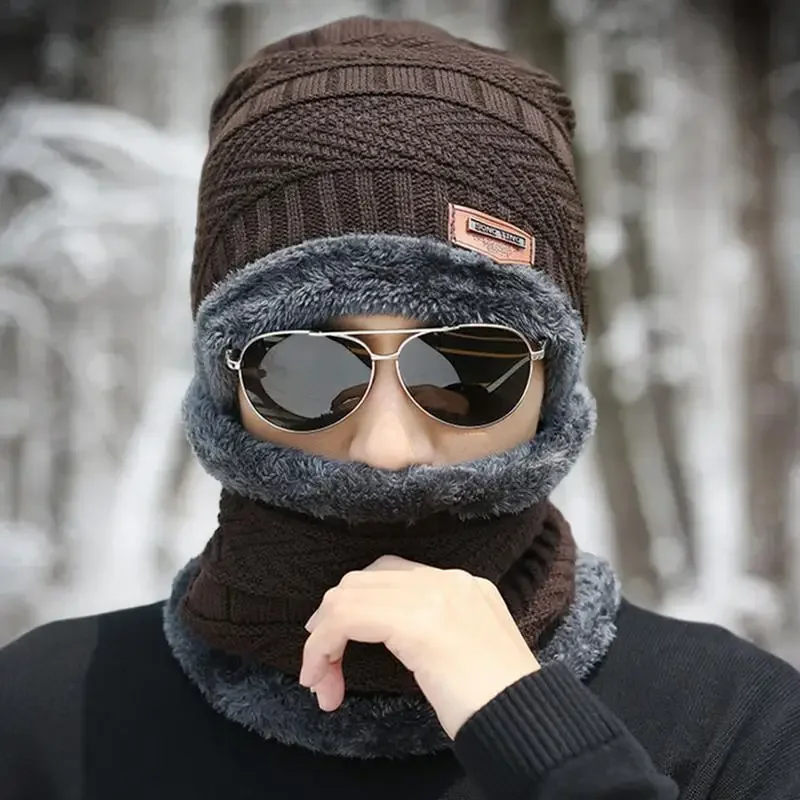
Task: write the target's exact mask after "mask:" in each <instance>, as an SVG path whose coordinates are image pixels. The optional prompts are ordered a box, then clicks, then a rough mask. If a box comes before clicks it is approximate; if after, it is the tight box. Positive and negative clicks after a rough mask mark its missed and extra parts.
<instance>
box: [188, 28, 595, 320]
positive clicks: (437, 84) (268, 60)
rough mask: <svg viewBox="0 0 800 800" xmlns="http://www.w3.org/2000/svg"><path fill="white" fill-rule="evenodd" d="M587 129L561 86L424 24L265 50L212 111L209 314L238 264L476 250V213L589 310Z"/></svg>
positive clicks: (203, 251)
mask: <svg viewBox="0 0 800 800" xmlns="http://www.w3.org/2000/svg"><path fill="white" fill-rule="evenodd" d="M574 124H575V122H574V115H573V112H572V106H571V104H570V101H569V99H568V98H567V96H566V95H565V94H564V92H563V90H562V89H561V87H560V86H559V85H558V83H557V82H556V81H555V80H554V79H553V78H552V77H550V76H549V75H547V74H546V73H544V72H541V71H537V70H534V69H531V68H529V67H527V66H524V65H522V64H520V63H518V62H516V61H514V60H513V59H511V58H510V57H508V56H507V55H506V54H504V53H502V52H500V51H497V50H491V49H489V48H485V47H479V46H478V45H476V44H473V43H471V42H468V41H465V40H462V39H457V38H455V37H453V36H451V35H449V34H448V33H446V32H445V31H443V30H440V29H438V28H436V27H433V26H431V25H426V24H423V23H418V22H408V21H386V20H374V19H367V18H355V19H347V20H342V21H339V22H335V23H333V24H330V25H326V26H325V27H322V28H319V29H317V30H312V31H309V32H306V33H302V34H300V35H297V36H294V37H291V38H288V39H285V40H283V41H281V42H278V43H276V44H273V45H271V46H268V47H265V48H263V49H262V50H260V51H259V52H258V53H256V55H255V56H254V57H253V58H252V59H251V60H250V61H249V62H247V63H246V64H244V65H243V66H242V67H241V68H240V69H239V71H238V72H237V73H236V74H235V76H234V77H233V79H232V80H231V82H230V84H229V85H228V87H227V88H226V89H225V91H224V92H223V93H222V94H221V96H220V97H219V98H218V99H217V101H216V103H215V105H214V107H213V110H212V116H211V130H210V149H209V152H208V156H207V158H206V161H205V166H204V169H203V175H202V183H201V188H200V199H199V214H198V225H197V240H196V250H195V257H194V264H193V268H192V304H193V308H194V309H195V310H196V309H197V306H198V305H199V303H200V302H201V301H202V299H203V298H204V297H205V296H206V294H208V292H209V291H210V290H211V288H212V287H213V286H214V285H215V284H216V283H218V282H219V281H221V280H222V279H223V278H224V277H225V276H226V275H227V274H228V273H229V272H230V271H231V270H235V269H237V268H239V267H242V266H244V265H246V264H249V263H251V262H253V261H255V260H257V259H259V258H261V257H263V256H265V255H267V254H269V253H273V252H275V251H278V250H282V249H284V248H286V247H288V246H290V245H294V244H298V243H300V242H304V241H307V240H310V239H316V238H318V237H328V236H338V235H341V234H346V233H362V234H369V233H384V234H392V233H394V234H405V235H408V236H414V237H423V236H430V237H435V238H436V239H439V240H441V241H443V242H454V241H458V243H459V244H464V243H465V242H463V241H459V240H458V239H457V235H458V234H457V232H456V231H454V230H453V225H454V220H453V213H452V206H463V207H467V208H470V209H474V210H478V211H481V212H483V214H485V215H488V216H491V217H495V218H499V219H501V220H503V221H504V222H506V223H508V224H509V225H510V226H513V227H516V228H519V229H520V231H521V232H522V235H523V239H521V240H518V241H521V242H524V241H525V238H524V237H525V235H527V236H528V237H533V239H534V240H535V244H534V249H535V253H534V252H531V251H530V250H527V251H526V248H525V247H524V246H523V247H515V246H514V242H513V239H512V238H511V236H509V237H507V238H506V239H505V241H504V240H503V239H502V238H495V239H493V238H491V237H484V244H488V245H494V244H496V245H497V251H496V252H497V254H499V256H500V259H499V260H501V261H502V260H504V256H506V255H508V253H507V252H504V251H509V252H510V255H511V256H513V257H514V260H515V262H517V261H521V262H522V263H525V261H527V262H528V264H529V265H530V264H531V263H533V266H535V268H536V269H538V270H542V271H543V272H545V273H546V274H547V275H548V276H549V277H550V278H551V279H552V280H553V282H554V283H555V284H556V285H557V286H558V287H559V288H560V289H561V290H562V291H563V292H564V293H565V294H566V295H567V296H568V297H569V299H570V301H571V303H572V305H573V306H574V308H575V309H576V310H577V311H578V312H579V313H580V314H581V315H584V314H585V309H584V279H585V274H586V258H585V250H584V228H583V209H582V205H581V200H580V196H579V194H578V190H577V187H576V181H575V170H574V164H573V157H572V150H571V139H572V134H573V130H574ZM455 224H458V222H457V220H456V222H455ZM487 224H490V223H489V222H487ZM465 238H466V237H465ZM474 238H475V239H477V237H474ZM479 244H480V242H479ZM584 321H585V320H584Z"/></svg>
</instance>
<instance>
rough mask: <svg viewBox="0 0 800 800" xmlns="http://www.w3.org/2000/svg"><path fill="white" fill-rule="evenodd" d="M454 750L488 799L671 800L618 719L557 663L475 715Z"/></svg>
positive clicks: (671, 790) (672, 794)
mask: <svg viewBox="0 0 800 800" xmlns="http://www.w3.org/2000/svg"><path fill="white" fill-rule="evenodd" d="M454 744H455V752H456V755H457V756H458V759H459V761H460V762H461V765H462V766H463V768H464V770H465V772H466V773H467V774H468V775H469V776H470V778H471V779H472V780H473V781H474V782H475V783H476V784H477V785H478V786H479V787H480V789H481V791H482V792H483V795H484V796H485V797H486V798H487V800H556V799H557V798H558V799H559V800H560V799H561V798H566V797H568V798H570V800H612V799H613V800H675V798H677V797H678V787H677V786H676V784H675V783H674V782H673V781H672V780H671V779H670V778H668V777H665V776H664V775H660V774H659V773H658V771H657V770H656V769H655V767H654V766H653V763H652V761H651V759H650V757H649V756H648V754H647V753H646V752H645V751H644V749H643V748H642V747H641V746H640V745H639V743H638V742H637V741H636V739H635V738H634V737H633V736H632V735H631V734H630V733H629V732H628V730H627V728H626V727H625V726H624V725H623V724H622V722H621V721H620V720H619V719H617V717H616V716H614V714H612V713H611V711H610V710H609V709H608V708H607V707H606V706H605V705H604V704H603V703H602V702H601V701H600V700H599V699H598V698H597V697H596V696H595V695H594V694H593V693H592V692H591V691H590V690H589V689H587V688H586V687H585V686H583V684H581V683H580V681H578V680H577V679H576V678H575V677H574V676H573V675H572V673H571V672H570V671H569V670H568V669H567V668H566V667H564V666H562V665H553V666H548V667H545V668H543V669H541V670H540V671H538V672H536V673H534V674H532V675H529V676H527V677H525V678H523V679H522V680H520V681H518V682H517V683H515V684H514V685H512V686H510V687H509V688H508V689H506V690H505V691H504V692H501V694H500V695H498V696H497V697H496V698H494V700H492V701H491V702H490V703H488V704H487V705H486V706H484V708H482V709H481V710H480V711H478V712H477V713H476V714H475V715H473V716H472V717H471V718H470V719H469V720H468V721H467V722H466V723H465V724H464V726H463V727H462V728H461V730H460V731H459V732H458V734H457V736H456V740H455V743H454Z"/></svg>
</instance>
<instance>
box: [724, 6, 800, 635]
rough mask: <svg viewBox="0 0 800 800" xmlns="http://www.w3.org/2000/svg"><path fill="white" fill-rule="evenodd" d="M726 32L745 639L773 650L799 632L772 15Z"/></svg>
mask: <svg viewBox="0 0 800 800" xmlns="http://www.w3.org/2000/svg"><path fill="white" fill-rule="evenodd" d="M728 15H729V16H728V19H727V23H728V25H729V30H730V35H731V36H732V41H733V44H734V48H735V52H736V54H737V59H736V65H737V72H736V75H735V81H736V85H737V88H738V93H737V101H738V102H737V109H736V110H737V120H738V128H737V132H738V137H739V147H740V152H741V157H742V167H743V170H744V177H745V180H746V181H747V183H746V191H745V192H744V193H743V198H744V199H743V205H742V208H741V226H742V237H743V239H744V241H745V242H746V243H747V244H748V245H749V248H750V251H751V254H752V264H753V272H754V275H753V278H754V288H755V291H754V296H753V306H752V312H751V316H750V319H749V320H748V333H747V338H746V348H745V352H744V353H743V357H744V358H745V360H746V373H745V374H746V403H747V405H746V419H745V427H746V434H745V435H746V445H745V446H746V454H745V457H746V461H747V470H748V487H747V493H748V497H747V500H748V511H749V523H750V527H751V531H752V535H751V538H750V547H749V571H750V573H751V574H752V575H755V576H757V577H759V578H762V579H763V580H765V581H767V582H768V584H769V585H770V586H771V587H772V588H773V589H774V591H775V593H776V600H777V605H778V608H777V609H776V611H777V614H778V618H776V619H775V620H774V621H773V624H774V625H775V626H776V629H774V630H771V631H770V630H751V631H749V633H750V635H751V636H752V637H753V638H755V639H757V640H758V641H759V643H760V644H762V645H764V646H770V645H772V646H774V645H775V644H776V643H777V639H778V638H780V637H783V636H785V632H786V629H787V628H788V627H794V628H795V629H796V628H797V624H798V616H800V609H799V608H798V594H797V588H796V580H797V577H798V576H797V574H796V573H795V571H794V565H795V560H794V558H793V549H792V548H793V541H792V531H791V529H790V524H791V521H790V474H791V470H792V468H793V466H794V464H795V462H796V458H797V452H798V443H799V442H800V440H799V439H798V424H800V423H798V420H799V419H800V403H798V389H797V386H796V384H795V385H793V378H794V377H795V376H793V375H792V374H791V369H792V366H791V365H792V359H791V357H790V355H791V353H792V350H793V344H794V343H793V341H792V331H791V321H790V313H791V312H790V309H791V292H792V286H791V281H790V279H789V272H788V270H787V269H786V268H785V266H786V265H785V263H784V261H783V260H782V258H781V256H780V252H779V239H778V235H777V223H778V201H779V182H778V162H777V156H778V153H777V149H776V147H775V143H774V138H773V131H774V122H775V110H774V108H773V103H772V97H771V91H770V90H771V85H770V77H771V74H772V71H773V68H774V66H775V62H774V58H773V42H774V41H775V35H776V30H775V27H774V23H775V6H774V5H772V4H761V3H751V2H748V1H747V0H733V2H732V3H731V5H730V7H729V9H728Z"/></svg>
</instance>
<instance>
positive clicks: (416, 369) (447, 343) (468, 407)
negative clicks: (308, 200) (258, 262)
mask: <svg viewBox="0 0 800 800" xmlns="http://www.w3.org/2000/svg"><path fill="white" fill-rule="evenodd" d="M375 335H403V336H405V337H406V338H405V339H404V340H403V342H402V343H401V344H400V346H399V347H398V348H397V350H396V351H395V352H394V353H389V354H378V353H375V352H373V351H372V350H371V349H370V347H369V346H368V345H367V343H366V341H365V338H366V339H368V338H369V337H370V336H375ZM543 358H544V344H543V343H534V344H531V343H530V342H529V341H528V340H527V339H526V338H525V337H524V336H523V335H522V334H520V333H518V332H517V331H515V330H514V329H513V328H509V327H506V326H504V325H478V324H467V325H456V326H452V327H441V328H414V329H400V330H382V331H373V330H370V331H316V330H313V331H312V330H298V331H276V332H274V333H263V334H261V335H259V336H256V337H255V338H254V339H251V340H250V341H249V342H248V343H247V344H246V345H245V346H244V348H242V350H241V351H237V350H233V349H229V350H227V351H226V352H225V362H226V364H227V366H228V368H229V369H230V370H232V371H235V372H238V375H239V382H240V384H241V387H242V390H243V392H244V394H245V396H246V398H247V401H248V403H249V404H250V406H251V407H252V409H253V411H254V412H255V413H256V414H257V415H258V416H259V417H260V418H261V419H262V420H264V421H265V422H267V423H269V424H270V425H273V426H275V427H276V428H279V429H281V430H284V431H290V432H298V433H300V432H302V433H316V432H319V431H323V430H326V429H328V428H330V427H332V426H333V425H337V424H338V423H339V422H341V421H342V420H344V419H346V418H347V417H349V416H350V415H351V414H353V413H355V412H356V411H357V410H358V409H359V408H360V406H361V405H362V403H363V402H364V400H365V399H366V397H367V395H368V394H369V390H370V388H371V387H372V384H373V382H374V380H375V363H376V362H378V361H394V363H395V368H396V370H397V377H398V378H399V380H400V383H401V385H402V386H403V389H404V390H405V392H406V394H407V395H408V397H409V399H410V400H411V402H412V403H414V405H415V406H416V407H417V408H418V409H419V410H420V411H422V412H423V413H424V414H426V415H427V416H428V417H431V418H433V419H435V420H436V421H438V422H442V423H444V424H446V425H452V426H454V427H458V428H481V427H484V426H487V425H493V424H495V423H496V422H499V421H500V420H502V419H503V418H504V417H507V416H508V415H509V414H511V413H512V412H513V411H514V410H515V409H516V408H517V406H518V405H519V404H520V403H521V402H522V399H523V397H524V396H525V393H526V392H527V390H528V386H529V384H530V381H531V375H532V373H533V362H534V361H540V360H542V359H543Z"/></svg>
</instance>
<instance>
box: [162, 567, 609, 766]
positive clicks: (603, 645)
mask: <svg viewBox="0 0 800 800" xmlns="http://www.w3.org/2000/svg"><path fill="white" fill-rule="evenodd" d="M198 568H199V562H198V560H197V559H195V560H193V561H190V562H189V564H188V565H187V566H186V567H185V568H184V569H183V570H182V571H181V572H180V573H179V574H178V576H177V577H176V579H175V582H174V584H173V589H172V594H171V596H170V598H169V599H168V600H167V602H166V604H165V606H164V632H165V635H166V638H167V641H168V643H169V645H170V648H171V649H172V652H173V654H174V656H175V658H176V659H177V660H178V662H179V663H180V665H181V667H182V669H183V671H184V672H185V673H186V675H187V676H188V677H189V679H190V680H191V681H192V682H193V683H194V684H195V685H196V686H197V687H198V689H199V690H200V692H201V693H202V694H203V696H204V697H205V698H206V700H207V701H208V702H209V703H210V704H211V706H212V707H213V708H214V709H216V710H217V711H218V712H220V713H221V714H223V715H224V716H225V717H227V718H228V719H230V720H232V721H234V722H236V723H238V724H240V725H243V726H244V727H245V728H247V729H249V730H251V731H254V732H256V733H258V734H259V735H261V736H263V737H264V738H265V739H274V740H276V741H279V742H282V743H283V744H288V745H299V746H301V747H305V748H307V749H309V750H313V751H315V752H319V753H324V754H328V755H334V756H343V757H349V758H401V757H404V756H410V755H424V754H429V753H434V752H437V751H439V750H443V749H446V748H448V747H450V746H451V745H452V742H451V741H450V739H449V737H448V736H447V735H446V734H445V732H444V731H443V729H442V728H441V726H440V725H439V722H438V720H437V718H436V715H435V713H434V711H433V709H432V708H431V706H430V705H429V704H428V702H427V701H426V700H425V699H424V698H423V697H422V696H421V695H382V694H357V695H356V694H348V695H347V696H346V697H345V701H344V704H343V705H342V706H341V708H339V709H338V710H337V711H335V712H332V713H327V712H323V711H320V709H319V708H318V707H317V705H316V701H315V700H314V697H313V696H312V695H311V693H310V692H309V691H308V689H306V688H304V687H303V686H300V684H299V683H298V682H297V680H296V679H295V678H294V677H291V676H288V675H285V674H283V673H280V672H278V671H277V670H274V669H270V668H269V667H265V666H263V665H259V664H254V663H245V662H244V661H242V660H241V659H239V658H235V657H232V656H229V655H226V654H224V653H221V652H219V651H217V650H213V649H211V648H210V647H209V646H208V645H206V644H205V643H204V642H203V640H202V639H200V638H199V637H198V636H197V635H196V634H194V633H193V632H192V631H191V630H190V629H189V628H188V627H187V626H186V625H185V623H184V622H183V619H182V617H181V614H180V602H181V599H182V598H183V596H184V594H185V592H186V591H187V589H188V587H189V585H190V583H191V581H192V579H193V577H194V576H195V574H196V573H197V570H198ZM575 580H576V584H575V599H574V601H573V603H572V606H571V607H570V610H569V611H568V612H567V615H566V616H565V618H564V619H563V621H562V622H561V624H560V625H559V627H558V628H557V629H556V631H555V633H554V634H553V636H552V638H551V639H550V640H549V642H548V643H547V644H546V645H545V647H544V648H543V649H542V651H541V652H539V653H537V654H536V656H537V659H538V660H539V663H540V664H542V666H547V665H548V664H554V663H563V664H565V665H566V666H567V667H569V669H570V670H571V671H572V672H573V673H574V674H575V676H576V677H578V678H579V679H584V678H586V677H588V676H589V674H590V673H591V672H592V670H593V669H594V668H595V667H596V666H597V665H598V664H599V663H600V661H602V659H603V657H604V656H605V654H606V653H607V652H608V649H609V647H610V646H611V644H612V642H613V641H614V637H615V635H616V617H617V612H618V610H619V605H620V601H621V592H620V584H619V580H618V579H617V576H616V574H615V573H614V571H613V570H612V569H611V567H610V566H609V564H608V563H607V562H606V561H604V560H603V559H600V558H598V557H597V556H593V555H590V554H589V553H579V555H578V560H577V564H576V576H575Z"/></svg>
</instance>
